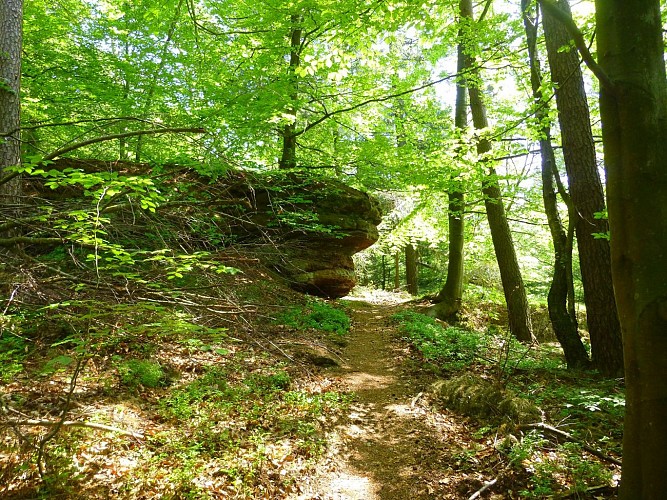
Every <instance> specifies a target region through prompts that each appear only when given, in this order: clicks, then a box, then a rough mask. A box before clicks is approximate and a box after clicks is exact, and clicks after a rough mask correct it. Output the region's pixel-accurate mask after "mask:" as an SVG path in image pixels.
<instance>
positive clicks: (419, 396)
mask: <svg viewBox="0 0 667 500" xmlns="http://www.w3.org/2000/svg"><path fill="white" fill-rule="evenodd" d="M397 307H398V306H397V305H396V304H386V303H385V304H369V303H366V302H350V308H351V316H352V320H353V327H352V329H351V333H350V336H349V343H348V344H347V346H346V348H345V349H344V351H343V354H342V358H343V359H344V361H345V363H344V365H343V366H342V367H341V369H340V372H339V373H338V374H337V376H338V382H339V384H340V385H341V390H347V391H352V392H353V393H354V395H355V397H354V403H353V404H352V406H351V408H350V411H349V414H348V415H347V417H346V418H345V419H344V420H343V422H342V423H341V424H340V425H338V426H337V427H336V428H335V429H334V430H333V432H331V433H330V436H329V439H330V447H329V453H328V454H327V456H326V457H325V459H324V460H322V461H321V463H320V464H319V466H318V468H317V473H316V475H314V476H312V477H307V478H304V480H303V483H302V484H300V485H299V486H300V490H301V493H300V494H299V495H298V496H294V497H293V498H295V499H299V500H305V499H318V500H343V499H353V500H362V499H363V500H379V499H382V500H399V499H427V498H428V499H459V498H469V497H470V496H471V495H473V494H475V493H476V492H477V491H478V490H479V489H481V488H482V487H484V486H485V484H486V482H487V481H491V480H493V479H494V478H493V477H490V476H485V475H484V474H481V473H476V472H474V470H475V469H479V468H480V467H477V465H481V466H482V467H481V468H483V469H486V468H487V466H488V465H492V464H489V463H487V464H483V465H482V464H480V463H479V461H480V456H484V455H487V456H488V457H489V458H491V461H493V460H494V456H495V455H496V452H495V449H494V448H493V447H492V446H491V447H489V446H488V443H487V444H486V445H485V444H482V445H480V446H476V445H477V444H478V443H476V440H475V439H474V438H473V437H472V436H471V434H470V432H471V431H470V429H469V426H468V424H467V422H466V421H465V420H464V419H463V418H462V417H460V416H455V415H452V414H450V413H448V412H447V411H445V410H442V411H441V410H438V411H434V410H433V409H432V405H431V404H430V401H429V396H428V387H429V385H430V383H431V382H432V377H431V376H429V374H428V373H424V372H420V371H419V369H418V368H417V366H418V365H417V364H416V363H411V360H410V356H411V353H410V351H409V348H408V347H406V343H405V342H400V341H399V340H398V337H397V332H396V331H395V330H394V328H393V326H392V324H391V322H390V320H389V317H390V316H391V314H393V313H394V312H396V311H397ZM471 444H472V445H473V446H474V448H473V449H472V450H471V448H470V447H471ZM484 448H486V451H487V453H485V450H484ZM476 462H477V463H476ZM487 491H488V492H487V493H485V494H484V495H482V496H481V497H480V498H494V497H495V498H511V497H512V495H511V493H510V494H509V495H506V494H501V495H498V494H495V495H493V494H492V492H491V491H490V490H487ZM496 491H498V489H497V488H496Z"/></svg>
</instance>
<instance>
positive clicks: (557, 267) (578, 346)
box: [521, 0, 590, 369]
mask: <svg viewBox="0 0 667 500" xmlns="http://www.w3.org/2000/svg"><path fill="white" fill-rule="evenodd" d="M521 6H522V9H523V22H524V27H525V30H526V39H527V41H528V56H529V59H530V82H531V86H532V90H533V97H534V99H535V104H536V106H537V111H536V113H535V118H536V119H537V121H538V122H539V123H542V124H543V125H542V129H541V130H540V136H541V137H542V139H541V140H540V154H541V160H542V199H543V201H544V211H545V213H546V216H547V221H548V223H549V230H550V232H551V237H552V239H553V244H554V254H555V258H554V269H553V278H552V281H551V286H550V287H549V294H548V296H547V305H548V309H549V318H550V319H551V325H552V327H553V329H554V333H555V335H556V338H557V339H558V342H559V343H560V345H561V347H562V348H563V354H564V355H565V361H566V362H567V367H568V368H570V369H581V368H588V367H589V365H590V361H589V359H588V353H587V352H586V348H585V347H584V344H583V342H582V341H581V337H579V332H578V326H577V320H576V316H574V315H573V314H570V311H568V292H569V290H570V283H571V281H572V244H571V240H569V238H568V234H567V233H566V232H565V229H564V228H563V223H562V222H561V218H560V214H559V213H558V200H557V197H556V190H555V186H554V178H555V176H556V175H558V172H557V171H556V159H555V155H554V150H553V147H552V145H551V127H550V125H549V122H548V116H547V115H548V108H547V107H546V103H545V102H544V100H543V96H542V90H541V86H542V75H541V70H540V63H539V60H538V58H537V53H536V42H537V16H535V17H534V18H531V16H530V12H529V11H528V8H529V2H528V0H522V2H521ZM567 201H568V207H569V206H571V203H569V202H570V200H567ZM569 215H570V217H574V218H575V219H576V217H577V215H576V211H574V210H570V211H569Z"/></svg>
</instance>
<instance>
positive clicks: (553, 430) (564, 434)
mask: <svg viewBox="0 0 667 500" xmlns="http://www.w3.org/2000/svg"><path fill="white" fill-rule="evenodd" d="M518 429H519V430H527V429H538V430H541V431H544V432H548V433H549V434H552V435H554V436H557V437H561V438H563V439H565V440H566V441H570V442H572V443H578V444H580V445H581V447H582V448H583V449H584V450H586V451H587V452H588V453H590V454H591V455H595V456H596V457H598V458H599V459H600V460H604V461H605V462H609V463H612V464H614V465H618V466H620V465H622V462H621V461H620V460H618V459H616V458H614V457H610V456H609V455H605V454H604V453H602V452H601V451H599V450H596V449H595V448H593V447H591V446H588V445H587V444H585V443H581V442H579V441H578V440H577V439H576V438H575V437H574V436H573V435H572V434H570V433H569V432H565V431H562V430H560V429H556V428H555V427H552V426H550V425H547V424H544V423H541V422H537V423H534V424H523V425H519V426H518Z"/></svg>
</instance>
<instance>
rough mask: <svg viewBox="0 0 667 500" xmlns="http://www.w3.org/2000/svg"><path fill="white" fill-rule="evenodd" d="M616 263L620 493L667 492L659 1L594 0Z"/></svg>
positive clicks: (665, 151)
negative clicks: (621, 370)
mask: <svg viewBox="0 0 667 500" xmlns="http://www.w3.org/2000/svg"><path fill="white" fill-rule="evenodd" d="M596 8H597V9H596V18H597V29H598V39H597V43H598V53H599V54H600V61H599V62H600V66H601V67H602V69H603V70H604V71H605V72H606V74H607V76H608V77H609V79H610V80H611V81H612V82H613V88H610V87H608V86H602V89H601V96H600V114H601V118H602V137H603V143H604V157H605V165H606V169H607V176H606V178H607V196H608V201H609V222H610V224H611V254H612V270H613V277H614V288H615V291H616V301H617V303H618V311H619V314H620V318H621V325H622V329H623V344H624V349H625V375H626V379H625V380H626V387H627V391H626V405H625V429H624V435H623V474H622V479H621V491H620V498H621V499H622V500H631V499H632V500H635V499H658V498H664V497H665V492H666V491H667V474H666V473H665V464H667V384H665V379H666V378H667V286H666V284H667V261H666V256H667V253H666V252H667V250H665V249H666V248H667V88H666V87H667V84H666V76H665V63H664V59H663V57H664V48H663V38H662V22H661V19H660V2H658V0H650V1H647V0H641V1H640V0H604V1H603V0H597V1H596Z"/></svg>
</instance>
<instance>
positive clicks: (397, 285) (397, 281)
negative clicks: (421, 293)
mask: <svg viewBox="0 0 667 500" xmlns="http://www.w3.org/2000/svg"><path fill="white" fill-rule="evenodd" d="M400 290H401V260H400V257H399V254H398V252H396V253H395V254H394V291H395V292H398V291H400Z"/></svg>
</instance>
